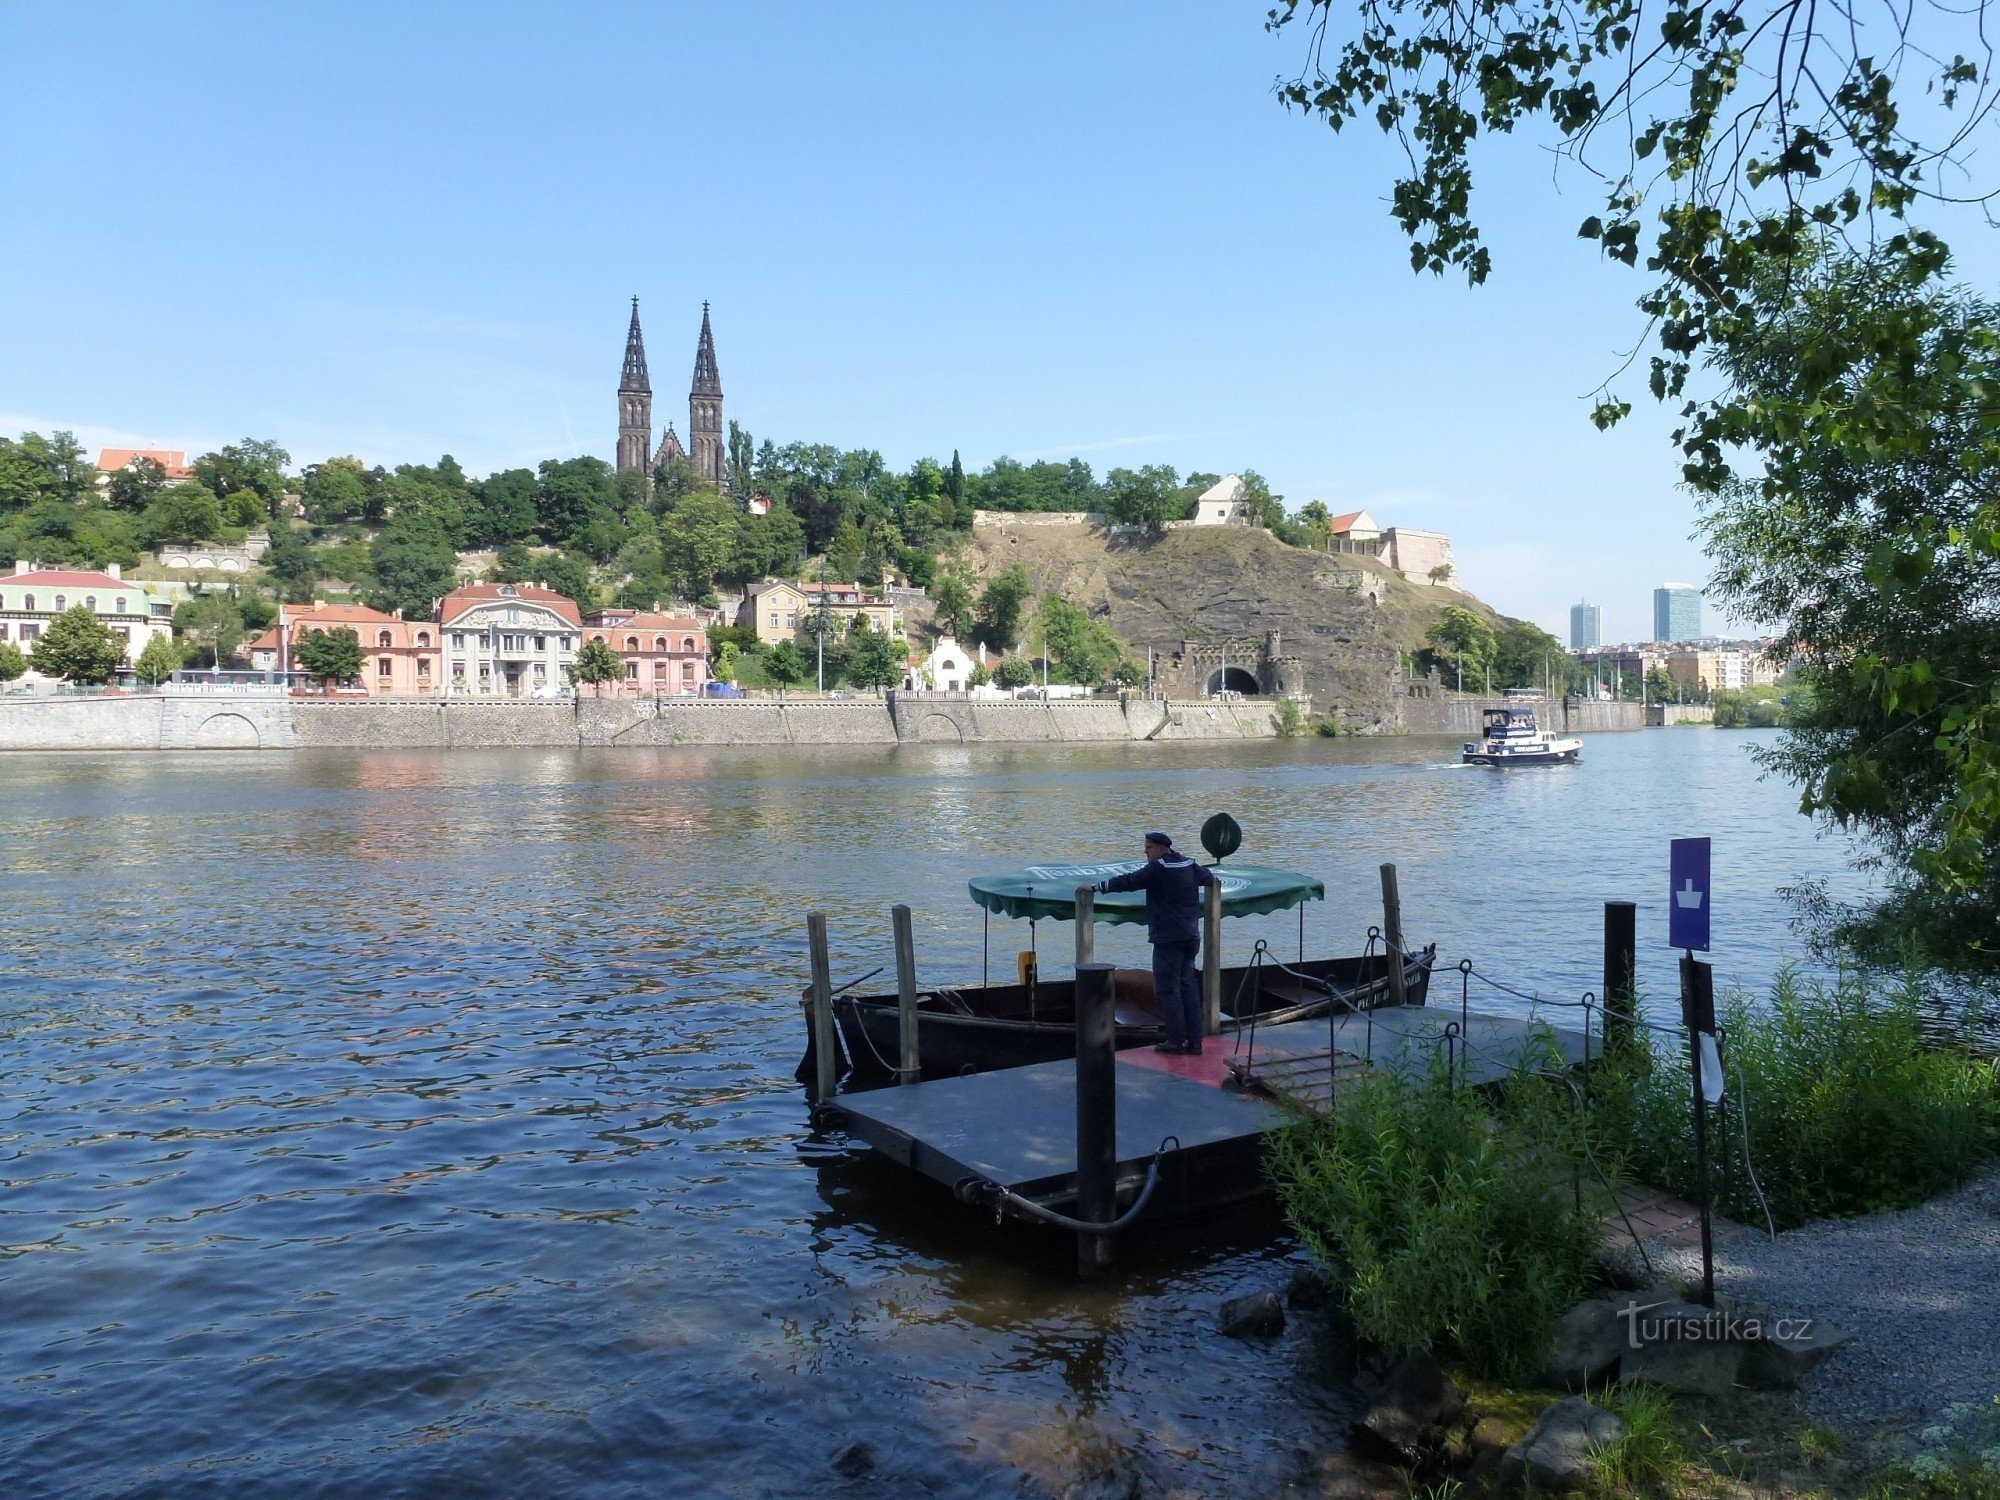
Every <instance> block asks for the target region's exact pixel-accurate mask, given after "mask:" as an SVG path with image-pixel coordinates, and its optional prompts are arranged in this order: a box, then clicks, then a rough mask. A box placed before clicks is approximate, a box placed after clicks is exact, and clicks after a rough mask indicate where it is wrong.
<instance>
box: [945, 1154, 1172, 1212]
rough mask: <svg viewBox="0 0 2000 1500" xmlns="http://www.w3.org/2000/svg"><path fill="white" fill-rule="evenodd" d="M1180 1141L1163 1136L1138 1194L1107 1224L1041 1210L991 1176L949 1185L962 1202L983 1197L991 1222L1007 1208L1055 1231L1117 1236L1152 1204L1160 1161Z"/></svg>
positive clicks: (963, 1178)
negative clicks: (990, 1209)
mask: <svg viewBox="0 0 2000 1500" xmlns="http://www.w3.org/2000/svg"><path fill="white" fill-rule="evenodd" d="M1180 1145H1181V1138H1180V1137H1179V1136H1177V1135H1169V1136H1162V1137H1161V1139H1160V1144H1159V1147H1158V1149H1157V1150H1155V1151H1154V1152H1153V1157H1152V1160H1151V1161H1149V1162H1147V1163H1146V1180H1145V1182H1143V1183H1142V1184H1140V1187H1139V1195H1138V1196H1137V1197H1136V1198H1134V1199H1133V1200H1132V1204H1131V1206H1130V1207H1129V1208H1127V1209H1126V1210H1125V1212H1124V1213H1122V1214H1120V1215H1119V1216H1118V1217H1117V1218H1115V1219H1113V1220H1111V1221H1110V1222H1109V1223H1107V1224H1093V1223H1091V1222H1090V1221H1089V1220H1088V1219H1073V1218H1071V1217H1070V1216H1069V1215H1068V1214H1059V1213H1057V1212H1056V1211H1055V1210H1054V1209H1052V1208H1044V1207H1043V1206H1042V1205H1041V1204H1039V1203H1037V1202H1035V1201H1034V1200H1033V1199H1031V1198H1023V1197H1022V1196H1021V1195H1020V1194H1019V1193H1017V1192H1015V1191H1014V1190H1013V1189H1012V1188H1009V1187H1005V1186H1003V1185H1001V1184H1000V1183H997V1182H995V1181H994V1180H993V1179H992V1178H990V1177H961V1178H960V1179H959V1180H958V1181H957V1182H956V1183H954V1184H953V1185H952V1192H953V1194H955V1195H956V1196H957V1198H958V1200H959V1201H960V1202H961V1203H972V1202H976V1201H977V1200H979V1199H981V1198H984V1199H986V1200H988V1201H989V1202H991V1203H992V1204H993V1222H994V1223H996V1224H997V1223H999V1222H1000V1219H1001V1218H1002V1216H1003V1215H1004V1214H1005V1213H1006V1211H1007V1210H1008V1209H1010V1208H1011V1209H1013V1210H1014V1212H1016V1213H1018V1214H1020V1215H1021V1216H1022V1217H1024V1218H1029V1219H1037V1220H1039V1221H1041V1222H1042V1223H1044V1224H1053V1225H1055V1227H1056V1228H1058V1229H1069V1230H1074V1231H1075V1232H1076V1233H1078V1234H1116V1233H1117V1232H1118V1231H1119V1230H1121V1229H1124V1228H1127V1227H1128V1226H1130V1225H1131V1224H1132V1223H1133V1221H1134V1220H1136V1219H1137V1218H1138V1217H1139V1215H1140V1214H1142V1213H1144V1212H1145V1211H1146V1205H1147V1204H1148V1203H1150V1202H1151V1201H1152V1198H1153V1189H1154V1188H1156V1187H1158V1186H1159V1183H1160V1162H1161V1160H1162V1159H1163V1158H1164V1157H1165V1156H1166V1154H1167V1148H1168V1147H1169V1146H1172V1147H1173V1149H1175V1150H1177V1151H1178V1150H1179V1149H1180Z"/></svg>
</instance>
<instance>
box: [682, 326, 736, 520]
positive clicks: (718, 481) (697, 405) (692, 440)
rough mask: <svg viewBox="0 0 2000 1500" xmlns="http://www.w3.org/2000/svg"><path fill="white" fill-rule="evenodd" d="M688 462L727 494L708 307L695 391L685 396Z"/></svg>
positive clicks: (696, 358) (696, 364) (699, 346)
mask: <svg viewBox="0 0 2000 1500" xmlns="http://www.w3.org/2000/svg"><path fill="white" fill-rule="evenodd" d="M688 458H689V459H690V460H691V461H692V462H693V464H694V471H695V473H697V474H699V475H700V476H701V477H702V478H703V479H706V480H707V481H708V482H709V483H710V484H712V485H714V486H715V487H716V488H717V489H719V490H721V491H722V492H723V493H724V494H725V495H726V494H728V493H729V464H728V458H729V452H728V449H727V448H726V447H724V446H723V441H722V375H721V372H720V371H718V370H717V369H716V368H715V335H714V334H713V333H711V332H710V331H709V327H708V304H707V303H706V302H704V303H702V305H701V342H700V343H698V344H696V345H695V350H694V388H693V389H692V390H690V391H689V392H688Z"/></svg>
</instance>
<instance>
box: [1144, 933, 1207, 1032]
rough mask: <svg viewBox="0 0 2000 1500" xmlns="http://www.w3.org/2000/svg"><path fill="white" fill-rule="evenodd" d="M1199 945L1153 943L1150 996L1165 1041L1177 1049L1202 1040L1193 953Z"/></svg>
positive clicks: (1199, 990) (1190, 943) (1197, 984)
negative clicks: (1156, 1000)
mask: <svg viewBox="0 0 2000 1500" xmlns="http://www.w3.org/2000/svg"><path fill="white" fill-rule="evenodd" d="M1200 946H1201V944H1200V943H1197V942H1186V943H1155V944H1153V993H1154V994H1155V995H1157V996H1158V997H1159V1001H1160V1015H1161V1017H1162V1018H1163V1019H1164V1020H1165V1021H1166V1023H1167V1040H1168V1041H1169V1042H1172V1043H1173V1044H1174V1045H1175V1046H1177V1047H1185V1046H1186V1045H1187V1044H1188V1043H1189V1042H1198V1041H1200V1040H1201V978H1200V976H1199V975H1198V974H1197V973H1196V972H1195V967H1194V956H1195V951H1196V950H1197V949H1198V948H1200Z"/></svg>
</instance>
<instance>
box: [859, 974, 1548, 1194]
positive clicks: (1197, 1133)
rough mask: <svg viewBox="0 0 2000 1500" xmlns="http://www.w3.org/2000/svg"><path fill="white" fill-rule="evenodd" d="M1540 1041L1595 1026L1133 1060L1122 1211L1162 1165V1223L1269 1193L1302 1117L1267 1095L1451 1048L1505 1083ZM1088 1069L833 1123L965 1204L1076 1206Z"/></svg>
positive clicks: (1340, 1022)
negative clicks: (1293, 1119) (1272, 1172)
mask: <svg viewBox="0 0 2000 1500" xmlns="http://www.w3.org/2000/svg"><path fill="white" fill-rule="evenodd" d="M1536 1037H1545V1038H1551V1039H1552V1040H1553V1042H1554V1045H1555V1046H1556V1048H1557V1049H1558V1050H1559V1051H1560V1053H1561V1055H1562V1059H1563V1061H1564V1062H1565V1063H1576V1062H1580V1061H1582V1060H1583V1059H1584V1055H1585V1046H1586V1041H1585V1035H1584V1033H1583V1032H1581V1031H1572V1030H1558V1029H1552V1028H1550V1027H1548V1026H1547V1025H1546V1024H1544V1023H1530V1022H1528V1021H1524V1020H1520V1019H1517V1018H1515V1017H1512V1016H1503V1015H1495V1014H1488V1013H1481V1012H1478V1011H1461V1010H1458V1009H1446V1008H1443V1007H1431V1006H1403V1007H1395V1008H1388V1009H1381V1010H1376V1011H1371V1012H1366V1013H1363V1014H1358V1015H1344V1016H1340V1017H1338V1018H1335V1019H1334V1020H1332V1021H1331V1022H1329V1021H1326V1020H1314V1021H1301V1022H1295V1023H1292V1024H1289V1025H1283V1026H1270V1027H1259V1028H1258V1029H1257V1031H1256V1033H1255V1035H1254V1038H1253V1037H1252V1035H1251V1034H1250V1033H1249V1032H1248V1031H1246V1032H1245V1033H1243V1035H1242V1036H1241V1038H1240V1039H1239V1038H1238V1037H1236V1036H1217V1037H1210V1038H1209V1039H1208V1048H1207V1051H1206V1052H1204V1053H1203V1054H1202V1055H1201V1056H1199V1057H1181V1056H1167V1055H1163V1054H1161V1053H1158V1052H1154V1051H1153V1050H1152V1049H1150V1048H1138V1049H1133V1050H1130V1051H1125V1052H1120V1053H1118V1054H1117V1059H1116V1068H1115V1076H1116V1097H1117V1118H1116V1154H1117V1190H1118V1191H1117V1202H1118V1204H1119V1205H1120V1207H1121V1208H1123V1207H1125V1206H1126V1205H1127V1204H1129V1202H1130V1201H1131V1200H1132V1198H1133V1197H1134V1196H1135V1195H1136V1194H1137V1193H1138V1191H1139V1188H1140V1185H1141V1184H1142V1183H1143V1181H1144V1180H1145V1178H1146V1176H1147V1173H1148V1170H1149V1168H1150V1167H1152V1165H1153V1164H1154V1161H1155V1159H1156V1158H1157V1160H1158V1163H1159V1169H1160V1170H1159V1181H1158V1184H1157V1189H1156V1192H1155V1195H1154V1198H1153V1200H1152V1202H1150V1203H1149V1205H1148V1208H1147V1211H1146V1214H1145V1215H1144V1217H1145V1219H1147V1220H1149V1221H1150V1220H1153V1219H1156V1218H1166V1217H1171V1216H1173V1215H1177V1214H1187V1213H1196V1212H1204V1211H1208V1210H1212V1209H1216V1208H1221V1207H1225V1206H1227V1205H1229V1204H1231V1203H1236V1202H1241V1201H1243V1200H1244V1199H1247V1198H1252V1197H1256V1196H1259V1195H1261V1194H1262V1193H1263V1192H1265V1191H1266V1190H1267V1182H1266V1180H1265V1178H1264V1175H1263V1171H1262V1166H1261V1162H1260V1161H1259V1144H1260V1141H1261V1139H1262V1137H1263V1135H1264V1133H1265V1132H1266V1131H1269V1130H1272V1129H1275V1128H1277V1127H1278V1126H1280V1125H1282V1124H1284V1123H1285V1122H1286V1120H1287V1119H1288V1118H1290V1116H1289V1114H1288V1112H1287V1110H1286V1109H1285V1108H1284V1107H1281V1105H1280V1104H1279V1103H1276V1102H1274V1101H1273V1099H1272V1098H1270V1097H1265V1093H1266V1092H1268V1093H1269V1094H1270V1095H1274V1096H1277V1097H1278V1098H1281V1099H1284V1100H1285V1101H1287V1102H1289V1103H1290V1104H1291V1105H1293V1106H1294V1107H1297V1108H1304V1109H1307V1110H1323V1109H1325V1108H1326V1107H1328V1104H1329V1102H1330V1100H1331V1098H1332V1091H1333V1090H1334V1089H1335V1088H1337V1087H1339V1086H1340V1085H1341V1084H1343V1083H1345V1082H1346V1081H1348V1080H1349V1079H1351V1078H1354V1077H1358V1076H1359V1075H1360V1074H1362V1073H1365V1072H1367V1071H1369V1070H1371V1069H1379V1070H1386V1071H1389V1072H1392V1073H1395V1074H1397V1075H1399V1076H1403V1077H1417V1076H1421V1075H1422V1074H1424V1073H1425V1072H1426V1071H1427V1070H1428V1069H1430V1068H1431V1067H1432V1066H1433V1060H1434V1059H1435V1058H1436V1057H1438V1056H1439V1055H1440V1053H1441V1052H1442V1051H1444V1050H1445V1049H1447V1048H1449V1049H1450V1051H1451V1055H1452V1056H1453V1058H1454V1059H1455V1060H1456V1062H1457V1064H1458V1069H1459V1071H1458V1074H1457V1076H1458V1077H1459V1079H1460V1080H1461V1081H1462V1082H1464V1083H1467V1084H1470V1085H1475V1086H1476V1085H1479V1084H1482V1083H1491V1082H1493V1081H1495V1080H1497V1079H1500V1078H1502V1077H1504V1076H1506V1074H1507V1073H1508V1072H1509V1071H1511V1070H1512V1069H1513V1068H1514V1067H1515V1066H1516V1065H1517V1064H1518V1063H1519V1062H1520V1061H1521V1059H1522V1058H1524V1057H1525V1056H1527V1055H1529V1052H1530V1049H1531V1047H1532V1046H1533V1045H1534V1041H1533V1039H1534V1038H1536ZM1076 1074H1077V1067H1076V1064H1075V1063H1074V1062H1070V1061H1062V1062H1049V1063H1037V1064H1035V1065H1033V1066H1031V1067H1025V1068H1009V1069H1004V1070H1002V1071H999V1072H993V1073H978V1074H973V1075H970V1076H967V1077H963V1078H947V1079H939V1080H936V1081H934V1082H929V1083H915V1084H908V1085H904V1086H900V1087H896V1086H891V1087H885V1088H876V1089H869V1090H866V1091H863V1092H858V1093H850V1094H841V1095H838V1096H836V1097H835V1098H833V1099H831V1100H828V1101H826V1104H825V1106H824V1109H825V1114H824V1116H823V1118H824V1119H825V1120H826V1122H827V1123H828V1124H831V1125H833V1126H835V1127H837V1128H839V1129H842V1130H844V1131H846V1132H847V1133H848V1134H849V1135H852V1136H854V1137H856V1138H858V1139H860V1140H862V1141H865V1142H866V1143H867V1144H868V1145H870V1146H872V1147H873V1148H874V1149H875V1150H877V1151H879V1152H880V1153H882V1154H883V1155H884V1156H886V1157H888V1158H889V1159H890V1160H892V1161H894V1162H897V1163H899V1164H900V1165H902V1166H905V1167H909V1168H911V1169H913V1170H915V1171H917V1172H919V1173H921V1174H922V1175H923V1176H925V1177H928V1178H930V1179H932V1180H933V1181H935V1182H938V1183H941V1184H943V1185H944V1186H945V1187H947V1188H950V1189H952V1190H954V1191H955V1192H956V1193H957V1195H958V1196H959V1198H960V1199H961V1201H964V1202H968V1203H974V1202H983V1201H987V1198H988V1197H989V1196H991V1195H993V1194H994V1191H995V1190H996V1189H1004V1190H1005V1191H1006V1192H1007V1193H1010V1194H1013V1195H1015V1196H1018V1197H1019V1198H1022V1199H1026V1200H1028V1201H1029V1202H1030V1203H1033V1204H1038V1205H1041V1206H1043V1207H1045V1208H1055V1209H1062V1210H1065V1211H1066V1210H1067V1209H1068V1208H1069V1207H1070V1206H1073V1205H1074V1204H1075V1203H1076V1200H1077V1171H1076V1164H1077V1086H1076Z"/></svg>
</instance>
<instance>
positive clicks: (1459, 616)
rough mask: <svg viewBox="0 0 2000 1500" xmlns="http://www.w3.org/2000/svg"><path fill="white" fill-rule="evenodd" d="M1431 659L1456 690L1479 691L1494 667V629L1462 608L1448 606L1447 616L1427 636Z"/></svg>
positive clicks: (1425, 633)
mask: <svg viewBox="0 0 2000 1500" xmlns="http://www.w3.org/2000/svg"><path fill="white" fill-rule="evenodd" d="M1424 639H1425V641H1427V642H1428V643H1429V646H1428V651H1429V654H1430V657H1431V659H1432V660H1433V661H1434V662H1436V663H1437V665H1438V667H1439V669H1440V670H1441V671H1442V672H1443V673H1444V676H1445V680H1446V681H1447V682H1449V683H1451V684H1452V685H1453V686H1457V685H1459V684H1460V683H1463V684H1465V685H1467V686H1470V687H1478V686H1479V685H1480V684H1481V682H1482V681H1483V680H1484V677H1485V674H1486V669H1487V667H1489V666H1491V665H1492V662H1493V652H1494V647H1495V644H1496V643H1495V641H1494V637H1493V627H1492V626H1491V625H1488V624H1487V623H1486V622H1485V621H1484V620H1483V619H1481V618H1480V617H1479V616H1478V615H1476V614H1474V613H1473V612H1472V611H1471V610H1469V609H1466V608H1464V607H1463V606H1462V605H1457V604H1451V605H1447V606H1445V610H1444V613H1443V614H1441V615H1439V616H1438V617H1437V619H1435V620H1433V621H1432V622H1431V626H1430V629H1428V630H1426V631H1425V632H1424Z"/></svg>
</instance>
